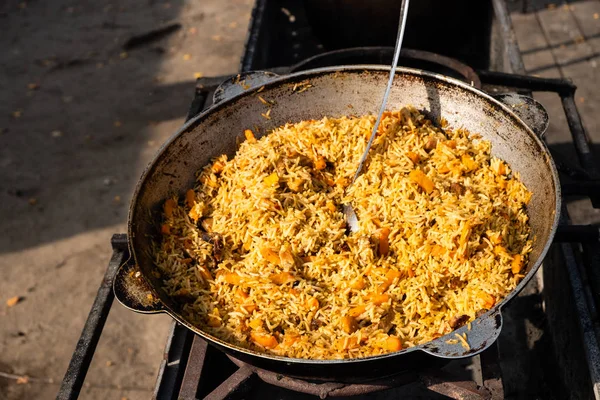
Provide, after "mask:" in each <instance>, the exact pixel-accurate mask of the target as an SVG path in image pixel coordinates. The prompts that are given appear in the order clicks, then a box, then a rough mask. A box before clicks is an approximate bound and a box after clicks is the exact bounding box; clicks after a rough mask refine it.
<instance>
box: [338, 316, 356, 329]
mask: <svg viewBox="0 0 600 400" xmlns="http://www.w3.org/2000/svg"><path fill="white" fill-rule="evenodd" d="M357 329H358V322H357V321H356V318H354V317H352V316H350V315H346V316H345V317H342V330H343V331H344V332H346V333H354V332H355V331H356V330H357Z"/></svg>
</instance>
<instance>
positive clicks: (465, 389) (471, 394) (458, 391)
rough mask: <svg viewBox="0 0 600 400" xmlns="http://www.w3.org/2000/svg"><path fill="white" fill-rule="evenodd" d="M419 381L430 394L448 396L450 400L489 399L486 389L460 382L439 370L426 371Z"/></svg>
mask: <svg viewBox="0 0 600 400" xmlns="http://www.w3.org/2000/svg"><path fill="white" fill-rule="evenodd" d="M420 378H421V381H422V382H423V384H424V385H425V387H426V388H427V389H429V390H431V391H432V392H435V393H439V394H441V395H443V396H448V397H450V398H451V399H463V400H482V399H491V398H492V395H491V393H490V391H489V390H488V389H487V388H484V387H478V386H477V384H476V383H475V382H473V381H460V380H457V379H456V378H455V377H454V376H452V375H450V374H448V373H445V372H443V371H441V370H432V371H428V372H427V373H424V374H422V375H421V377H420Z"/></svg>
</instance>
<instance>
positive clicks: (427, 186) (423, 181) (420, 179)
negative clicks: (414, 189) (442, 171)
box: [408, 169, 435, 194]
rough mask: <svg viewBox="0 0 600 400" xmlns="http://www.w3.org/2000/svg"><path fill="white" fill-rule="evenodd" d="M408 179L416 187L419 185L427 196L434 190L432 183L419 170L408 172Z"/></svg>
mask: <svg viewBox="0 0 600 400" xmlns="http://www.w3.org/2000/svg"><path fill="white" fill-rule="evenodd" d="M408 177H409V178H410V179H411V180H412V181H413V182H415V183H416V184H417V185H419V186H420V187H421V188H422V189H423V190H424V191H425V193H427V194H429V193H431V192H432V191H433V189H434V188H435V185H434V184H433V181H432V180H431V179H429V177H427V175H425V174H424V173H423V171H421V170H419V169H413V170H412V171H410V173H409V174H408Z"/></svg>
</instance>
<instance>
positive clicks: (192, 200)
mask: <svg viewBox="0 0 600 400" xmlns="http://www.w3.org/2000/svg"><path fill="white" fill-rule="evenodd" d="M185 203H186V204H187V206H188V207H189V208H193V207H194V205H195V204H196V193H195V192H194V191H193V190H192V189H190V190H188V191H187V192H185Z"/></svg>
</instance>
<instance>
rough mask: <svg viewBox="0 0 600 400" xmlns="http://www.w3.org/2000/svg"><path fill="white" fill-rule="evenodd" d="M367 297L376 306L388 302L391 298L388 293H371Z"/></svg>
mask: <svg viewBox="0 0 600 400" xmlns="http://www.w3.org/2000/svg"><path fill="white" fill-rule="evenodd" d="M367 299H368V300H369V301H370V302H371V303H373V304H375V305H376V306H379V305H381V304H383V303H385V302H387V301H388V300H389V299H390V295H388V294H387V293H383V294H380V293H370V294H368V295H367Z"/></svg>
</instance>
